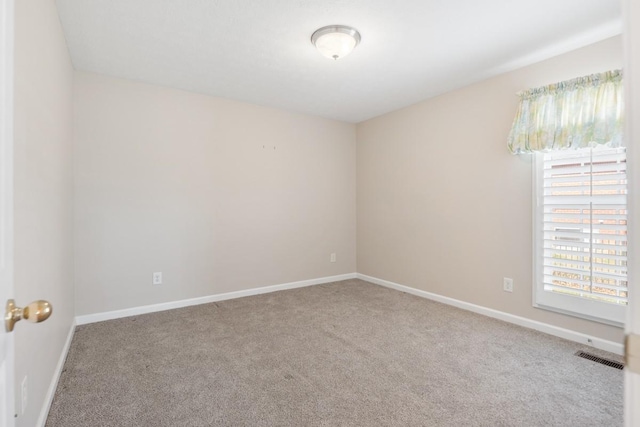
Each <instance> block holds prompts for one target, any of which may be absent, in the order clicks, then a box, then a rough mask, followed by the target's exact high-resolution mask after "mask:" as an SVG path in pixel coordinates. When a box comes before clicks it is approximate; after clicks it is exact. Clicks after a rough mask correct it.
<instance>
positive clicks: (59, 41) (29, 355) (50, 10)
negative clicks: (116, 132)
mask: <svg viewBox="0 0 640 427" xmlns="http://www.w3.org/2000/svg"><path fill="white" fill-rule="evenodd" d="M72 86H73V68H72V66H71V61H70V59H69V55H68V53H67V47H66V44H65V40H64V37H63V34H62V29H61V27H60V23H59V21H58V14H57V12H56V7H55V2H54V1H52V0H37V1H36V0H29V1H22V0H20V1H16V2H15V92H14V96H15V112H14V114H15V147H14V150H15V158H14V168H15V169H14V170H15V178H14V179H15V190H14V195H15V201H14V203H15V205H14V208H15V212H14V215H15V216H14V219H15V223H14V227H15V230H14V233H15V249H14V250H15V299H16V301H17V302H18V303H19V304H26V303H28V302H30V301H33V300H36V299H47V300H49V301H51V302H52V304H53V315H52V316H51V318H50V319H49V320H47V321H46V322H45V323H42V324H40V325H31V324H24V322H21V323H20V324H18V325H16V330H15V332H14V333H15V342H16V366H15V369H16V382H17V387H16V388H18V386H19V384H21V382H22V379H23V378H24V377H25V376H27V377H28V380H27V381H28V403H27V410H26V412H25V414H24V415H22V414H20V413H19V417H18V418H17V420H16V422H17V425H18V426H23V427H33V426H35V425H36V424H37V419H38V417H39V415H40V411H41V409H42V407H43V405H44V403H45V394H46V392H47V389H48V387H49V384H50V383H51V380H52V378H53V375H54V370H55V367H56V364H57V362H58V359H59V357H60V354H61V352H62V348H63V346H64V343H65V340H66V338H67V336H68V333H69V327H70V326H71V323H72V321H73V316H74V293H73V259H72V257H73V247H72V244H73V239H72V226H73V222H72V220H73V217H72V215H73V205H72V196H73V192H72V191H73V186H72V179H73V175H72V169H73V164H72V156H71V151H72V129H71V128H72V94H73V91H72ZM16 402H20V393H19V392H18V390H17V391H16ZM18 406H19V405H18Z"/></svg>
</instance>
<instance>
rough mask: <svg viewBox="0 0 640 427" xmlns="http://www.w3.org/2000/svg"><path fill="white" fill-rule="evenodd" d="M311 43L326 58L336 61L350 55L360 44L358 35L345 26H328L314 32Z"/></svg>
mask: <svg viewBox="0 0 640 427" xmlns="http://www.w3.org/2000/svg"><path fill="white" fill-rule="evenodd" d="M311 43H313V45H314V46H315V47H316V48H317V49H318V50H319V51H320V53H321V54H323V55H324V56H326V57H327V58H331V59H336V60H337V59H340V58H342V57H345V56H347V55H348V54H350V53H351V51H352V50H353V48H354V47H356V46H357V45H358V43H360V33H359V32H358V30H356V29H355V28H352V27H347V26H346V25H329V26H327V27H322V28H320V29H319V30H316V32H315V33H313V35H312V36H311Z"/></svg>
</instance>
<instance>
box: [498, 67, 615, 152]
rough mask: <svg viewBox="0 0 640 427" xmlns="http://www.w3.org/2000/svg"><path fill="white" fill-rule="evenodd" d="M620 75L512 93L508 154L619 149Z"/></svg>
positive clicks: (600, 76) (606, 73) (601, 75)
mask: <svg viewBox="0 0 640 427" xmlns="http://www.w3.org/2000/svg"><path fill="white" fill-rule="evenodd" d="M622 93H623V87H622V71H620V70H615V71H607V72H605V73H600V74H593V75H590V76H586V77H580V78H577V79H573V80H568V81H566V82H561V83H556V84H553V85H549V86H544V87H540V88H536V89H530V90H527V91H524V92H520V93H518V96H520V105H519V106H518V111H517V113H516V117H515V119H514V121H513V126H512V127H511V133H510V134H509V141H508V146H509V151H511V152H512V153H513V154H518V153H531V152H535V151H549V150H563V149H576V148H583V147H589V146H593V145H594V144H595V145H607V146H610V147H619V146H622V145H623V141H622V131H623V127H624V126H623V109H624V102H623V99H622Z"/></svg>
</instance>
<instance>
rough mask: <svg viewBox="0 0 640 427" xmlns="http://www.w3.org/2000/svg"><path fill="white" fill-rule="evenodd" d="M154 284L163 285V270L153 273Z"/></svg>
mask: <svg viewBox="0 0 640 427" xmlns="http://www.w3.org/2000/svg"><path fill="white" fill-rule="evenodd" d="M153 284H154V285H162V273H161V272H157V273H153Z"/></svg>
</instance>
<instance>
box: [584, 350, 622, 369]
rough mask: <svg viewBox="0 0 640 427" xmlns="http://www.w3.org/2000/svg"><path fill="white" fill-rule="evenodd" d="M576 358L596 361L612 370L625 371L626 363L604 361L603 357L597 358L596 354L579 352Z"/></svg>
mask: <svg viewBox="0 0 640 427" xmlns="http://www.w3.org/2000/svg"><path fill="white" fill-rule="evenodd" d="M576 356H578V357H582V358H583V359H588V360H591V361H594V362H596V363H600V364H602V365H606V366H611V367H612V368H616V369H624V363H620V362H616V361H615V360H609V359H604V358H602V357H598V356H596V355H595V354H591V353H587V352H585V351H579V352H577V353H576Z"/></svg>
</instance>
